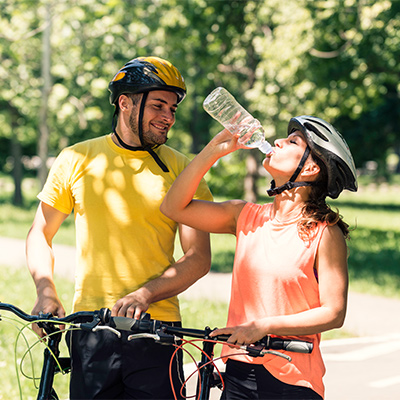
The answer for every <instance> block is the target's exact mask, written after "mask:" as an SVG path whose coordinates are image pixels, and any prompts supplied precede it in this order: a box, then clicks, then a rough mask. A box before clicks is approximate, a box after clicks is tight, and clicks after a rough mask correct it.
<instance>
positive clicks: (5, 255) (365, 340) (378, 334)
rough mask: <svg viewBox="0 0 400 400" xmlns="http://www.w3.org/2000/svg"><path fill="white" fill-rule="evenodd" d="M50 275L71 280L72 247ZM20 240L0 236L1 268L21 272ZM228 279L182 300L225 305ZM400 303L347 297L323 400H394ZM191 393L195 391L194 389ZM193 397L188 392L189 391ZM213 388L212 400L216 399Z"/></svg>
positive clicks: (328, 350)
mask: <svg viewBox="0 0 400 400" xmlns="http://www.w3.org/2000/svg"><path fill="white" fill-rule="evenodd" d="M54 252H55V256H56V265H55V273H56V274H58V275H59V276H62V277H65V278H67V279H71V280H72V279H73V278H74V269H75V248H73V247H69V246H61V245H55V246H54ZM25 265H26V263H25V244H24V241H22V240H17V239H9V238H2V237H0V271H1V268H2V266H15V267H25ZM230 285H231V274H219V273H212V272H210V273H209V274H208V275H206V276H205V277H204V278H202V279H200V280H199V281H198V282H196V283H195V284H194V285H193V286H192V287H191V288H189V289H188V290H186V291H185V292H184V293H182V294H181V296H182V297H183V298H189V299H201V298H212V299H215V300H219V301H225V302H228V300H229V293H230ZM399 311H400V300H393V299H388V298H384V297H376V296H371V295H368V294H360V293H354V292H350V293H349V301H348V311H347V317H346V323H345V325H344V329H345V330H346V331H347V332H350V333H352V334H354V336H355V337H354V338H351V339H342V340H323V341H322V343H321V350H322V353H323V355H324V360H325V364H326V368H327V374H326V376H325V378H324V381H325V385H326V397H325V399H326V400H391V399H395V398H399V390H400V375H399V372H398V371H399V369H398V357H399V356H400V318H399ZM193 390H194V389H193ZM191 393H193V391H191ZM219 396H220V392H219V390H218V389H213V390H212V395H211V399H212V400H217V399H219Z"/></svg>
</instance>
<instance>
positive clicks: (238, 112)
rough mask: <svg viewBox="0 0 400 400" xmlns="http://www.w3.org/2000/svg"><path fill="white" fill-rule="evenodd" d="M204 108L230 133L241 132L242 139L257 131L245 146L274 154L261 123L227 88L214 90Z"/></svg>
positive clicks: (205, 101)
mask: <svg viewBox="0 0 400 400" xmlns="http://www.w3.org/2000/svg"><path fill="white" fill-rule="evenodd" d="M203 107H204V109H205V110H206V111H207V112H208V113H209V114H210V115H211V116H212V117H213V118H214V119H216V120H217V121H218V122H219V123H220V124H221V125H223V126H224V128H226V129H227V130H228V131H229V132H231V133H237V132H239V133H240V137H241V138H242V137H243V136H245V135H246V134H247V132H249V131H250V130H253V129H255V130H254V132H253V134H252V135H251V137H250V138H249V139H247V140H246V141H245V142H244V143H243V144H244V145H245V146H247V147H252V148H258V149H259V150H260V151H262V152H263V153H264V154H268V153H271V152H272V147H271V145H270V144H269V143H268V142H267V141H266V140H265V132H264V129H263V127H262V126H261V124H260V122H259V121H258V120H257V119H255V118H254V117H252V116H251V115H250V114H249V113H248V112H247V111H246V110H245V109H244V108H243V107H242V106H241V105H240V104H239V103H238V102H237V101H236V100H235V98H234V97H233V96H232V95H231V94H230V93H229V92H228V91H227V90H226V89H225V88H223V87H218V88H216V89H214V90H213V91H212V92H211V93H210V94H209V95H208V96H207V97H206V99H205V100H204V102H203ZM239 141H240V140H239Z"/></svg>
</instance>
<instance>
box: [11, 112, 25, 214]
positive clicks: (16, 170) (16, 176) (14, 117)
mask: <svg viewBox="0 0 400 400" xmlns="http://www.w3.org/2000/svg"><path fill="white" fill-rule="evenodd" d="M8 107H9V110H10V116H11V128H12V131H13V132H17V126H18V122H17V121H18V118H19V113H18V110H17V109H16V108H14V107H12V106H11V105H9V106H8ZM11 157H12V159H13V169H12V177H13V180H14V196H13V204H14V205H15V206H22V205H23V202H24V199H23V195H22V175H23V171H22V161H21V157H22V149H21V143H20V142H19V140H18V136H17V135H16V134H13V135H11Z"/></svg>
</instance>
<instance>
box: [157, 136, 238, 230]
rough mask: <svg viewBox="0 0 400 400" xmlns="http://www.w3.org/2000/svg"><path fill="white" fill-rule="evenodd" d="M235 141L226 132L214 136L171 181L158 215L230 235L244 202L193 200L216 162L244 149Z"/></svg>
mask: <svg viewBox="0 0 400 400" xmlns="http://www.w3.org/2000/svg"><path fill="white" fill-rule="evenodd" d="M237 140H238V135H232V134H231V133H230V132H229V131H227V130H223V131H222V132H220V133H219V134H218V135H216V136H215V137H214V138H213V139H212V140H211V141H210V142H209V143H208V144H207V146H206V147H204V149H203V150H202V151H201V152H200V153H199V154H198V155H197V156H196V157H195V158H194V159H193V161H192V162H191V163H190V164H189V165H188V166H187V167H186V168H185V169H184V170H183V171H182V172H181V174H180V175H179V176H178V178H177V179H176V180H175V182H174V183H173V185H172V186H171V188H170V189H169V191H168V193H167V195H166V196H165V198H164V201H163V203H162V205H161V208H160V209H161V212H162V213H164V214H165V215H166V216H167V217H169V218H171V219H173V220H175V221H177V222H180V223H183V224H185V225H188V226H191V227H193V228H196V229H201V230H204V231H207V232H213V233H233V234H234V233H235V231H236V219H237V216H238V215H239V213H240V211H241V209H242V208H243V206H244V204H245V202H244V201H242V200H231V201H226V202H222V203H216V202H211V201H203V200H193V196H194V194H195V193H196V190H197V187H198V185H199V183H200V181H201V179H202V178H203V177H204V175H205V174H206V173H207V171H208V170H209V169H210V168H211V167H212V166H213V164H214V163H215V162H216V161H217V160H218V159H219V158H221V157H223V156H225V155H227V154H229V153H232V152H233V151H235V150H237V149H239V148H243V147H244V146H242V145H240V144H238V142H237Z"/></svg>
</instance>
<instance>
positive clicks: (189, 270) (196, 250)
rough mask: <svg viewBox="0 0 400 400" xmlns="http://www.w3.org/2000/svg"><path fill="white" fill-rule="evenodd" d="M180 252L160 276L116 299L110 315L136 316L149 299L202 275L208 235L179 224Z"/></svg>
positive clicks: (207, 263)
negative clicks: (179, 256) (177, 258)
mask: <svg viewBox="0 0 400 400" xmlns="http://www.w3.org/2000/svg"><path fill="white" fill-rule="evenodd" d="M179 235H180V240H181V245H182V250H183V252H184V255H183V256H182V257H181V258H180V259H179V260H178V261H177V262H176V263H175V264H173V265H171V266H170V267H169V268H168V269H167V270H166V271H165V272H164V273H163V274H162V275H161V276H159V277H158V278H156V279H154V280H152V281H149V282H147V283H146V284H145V285H143V286H142V287H141V288H139V289H138V290H136V291H134V292H132V293H130V294H128V295H127V296H125V297H123V298H122V299H120V300H118V301H117V302H116V304H115V305H114V307H113V308H112V315H113V316H117V315H118V316H126V317H130V318H132V317H133V318H139V317H140V314H141V312H144V311H146V310H147V309H148V307H149V305H150V304H151V303H154V302H156V301H160V300H164V299H167V298H169V297H172V296H175V295H177V294H179V293H181V292H183V291H184V290H186V289H187V288H188V287H189V286H191V285H192V284H193V283H195V282H196V281H197V280H198V279H200V278H201V277H202V276H204V275H206V274H207V272H208V271H209V270H210V266H211V249H210V237H209V234H208V233H206V232H202V231H198V230H196V229H193V228H190V227H188V226H186V225H179Z"/></svg>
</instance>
